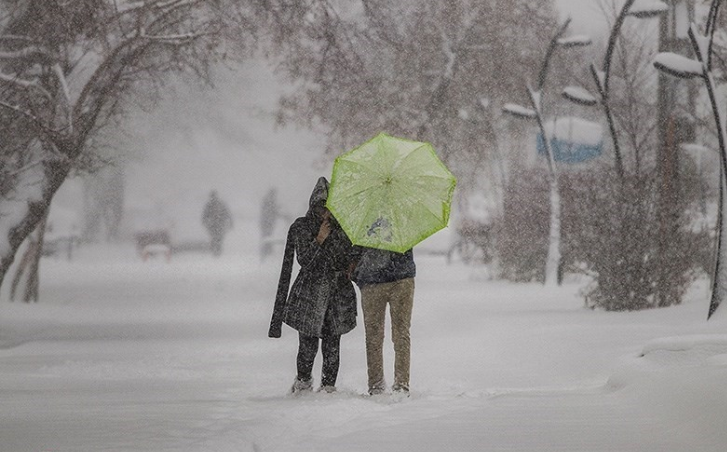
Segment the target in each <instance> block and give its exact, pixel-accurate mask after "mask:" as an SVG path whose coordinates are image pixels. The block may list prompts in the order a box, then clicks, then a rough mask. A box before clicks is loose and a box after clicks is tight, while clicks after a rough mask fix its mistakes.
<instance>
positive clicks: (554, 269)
mask: <svg viewBox="0 0 727 452" xmlns="http://www.w3.org/2000/svg"><path fill="white" fill-rule="evenodd" d="M570 21H571V19H570V18H568V19H566V21H565V22H564V23H563V25H561V26H560V28H559V29H558V31H557V32H556V33H555V35H554V36H553V38H552V39H551V40H550V43H549V45H548V48H547V50H546V52H545V57H544V58H543V62H542V64H541V66H540V71H539V72H538V84H537V86H536V87H535V88H533V87H531V86H530V84H526V87H527V91H528V98H529V100H530V108H528V107H523V106H520V105H516V104H506V105H505V106H503V111H504V112H505V113H508V114H510V115H512V116H515V117H517V118H522V119H535V120H536V122H537V124H538V128H539V129H540V133H541V135H542V137H543V144H544V147H545V154H546V158H547V162H548V185H549V188H550V229H549V230H550V233H549V241H548V254H547V257H546V261H545V284H546V285H556V284H558V283H559V277H558V276H559V269H560V261H561V252H560V239H561V233H560V219H561V205H560V189H559V186H558V174H557V170H556V166H555V157H554V155H553V149H552V146H551V143H550V139H549V137H548V134H547V133H546V130H545V125H544V122H543V89H544V86H545V81H546V78H547V75H548V69H549V67H550V60H551V59H552V57H553V55H554V54H555V51H556V49H557V48H558V47H565V48H572V47H581V46H587V45H589V44H590V43H591V40H590V38H588V37H586V36H573V37H570V38H563V35H564V34H565V32H566V30H567V29H568V25H569V24H570Z"/></svg>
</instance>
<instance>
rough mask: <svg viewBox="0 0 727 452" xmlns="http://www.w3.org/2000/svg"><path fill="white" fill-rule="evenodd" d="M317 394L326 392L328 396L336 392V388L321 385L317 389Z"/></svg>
mask: <svg viewBox="0 0 727 452" xmlns="http://www.w3.org/2000/svg"><path fill="white" fill-rule="evenodd" d="M318 392H327V393H328V394H330V393H332V392H336V387H335V386H332V385H322V386H321V387H320V388H319V389H318Z"/></svg>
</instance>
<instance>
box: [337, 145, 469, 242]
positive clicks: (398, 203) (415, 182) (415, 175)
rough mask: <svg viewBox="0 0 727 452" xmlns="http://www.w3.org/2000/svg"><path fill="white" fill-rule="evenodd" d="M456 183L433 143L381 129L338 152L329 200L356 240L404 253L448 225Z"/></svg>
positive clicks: (345, 227)
mask: <svg viewBox="0 0 727 452" xmlns="http://www.w3.org/2000/svg"><path fill="white" fill-rule="evenodd" d="M456 183H457V181H456V180H455V178H454V176H453V175H452V173H450V172H449V170H448V169H447V167H445V166H444V164H443V163H442V162H441V161H440V160H439V158H437V155H436V154H435V153H434V148H432V145H431V144H429V143H422V142H418V141H411V140H406V139H403V138H397V137H392V136H390V135H387V134H385V133H380V134H379V135H377V136H376V137H374V138H372V139H371V140H369V141H367V142H366V143H364V144H362V145H360V146H358V147H357V148H355V149H353V150H351V151H349V152H347V153H345V154H343V155H341V156H339V157H338V158H336V161H335V163H334V165H333V175H332V176H331V184H330V187H329V191H328V202H327V204H326V205H327V207H328V209H329V210H330V211H331V213H332V214H333V216H334V217H335V218H336V220H338V222H339V223H340V224H341V227H342V228H343V230H344V231H345V232H346V234H347V235H348V238H349V239H351V241H352V242H353V243H354V244H355V245H361V246H366V247H370V248H379V249H384V250H389V251H396V252H399V253H403V252H405V251H407V250H409V249H411V248H412V247H414V245H416V244H417V243H419V242H421V241H422V240H424V239H425V238H427V237H429V236H430V235H432V234H434V233H435V232H437V231H439V230H440V229H442V228H444V227H445V226H447V222H448V221H449V210H450V205H451V202H452V193H453V192H454V187H455V184H456Z"/></svg>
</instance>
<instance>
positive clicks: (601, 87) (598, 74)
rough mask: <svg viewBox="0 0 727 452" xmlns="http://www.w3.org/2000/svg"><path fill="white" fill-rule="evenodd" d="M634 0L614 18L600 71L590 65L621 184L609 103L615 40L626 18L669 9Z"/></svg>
mask: <svg viewBox="0 0 727 452" xmlns="http://www.w3.org/2000/svg"><path fill="white" fill-rule="evenodd" d="M635 2H636V0H626V3H624V5H623V7H622V8H621V12H620V13H619V15H618V17H617V18H616V22H614V24H613V27H612V28H611V33H610V35H609V37H608V47H607V48H606V55H605V56H604V58H603V67H602V69H600V70H599V69H598V68H596V66H595V64H591V75H592V76H593V80H594V81H595V83H596V88H597V89H598V93H599V96H600V98H601V99H600V103H601V106H602V107H603V112H604V113H605V115H606V121H607V122H608V129H609V132H610V134H611V141H612V143H613V157H614V165H615V168H616V175H617V176H618V178H619V181H621V182H623V177H624V166H623V157H622V155H621V147H620V146H619V142H618V134H617V132H616V123H615V121H614V118H613V113H612V111H611V103H610V86H611V85H610V82H611V60H612V59H613V52H614V51H615V49H616V40H617V39H618V37H619V36H620V34H621V27H622V26H623V24H624V22H625V21H626V18H627V17H628V16H633V17H636V18H639V19H648V18H653V17H658V16H659V15H661V14H663V13H664V12H666V11H667V10H668V9H669V6H668V5H667V4H666V3H664V2H662V1H659V0H641V2H640V3H637V4H636V5H635V4H634V3H635Z"/></svg>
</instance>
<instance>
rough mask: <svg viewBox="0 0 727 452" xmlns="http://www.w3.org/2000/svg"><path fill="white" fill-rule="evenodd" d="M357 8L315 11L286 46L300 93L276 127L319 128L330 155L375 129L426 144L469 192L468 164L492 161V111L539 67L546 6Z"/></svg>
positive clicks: (550, 13) (288, 68) (377, 0)
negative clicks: (284, 124)
mask: <svg viewBox="0 0 727 452" xmlns="http://www.w3.org/2000/svg"><path fill="white" fill-rule="evenodd" d="M355 4H358V2H339V3H335V2H333V1H330V2H318V3H316V7H315V8H314V9H313V10H311V12H310V15H309V16H308V17H309V19H310V23H309V24H308V27H307V28H305V33H304V34H303V35H298V36H295V43H294V44H293V45H292V46H287V47H285V48H286V50H287V51H288V53H285V54H284V55H283V58H282V59H281V69H282V70H283V71H284V72H285V73H286V74H287V75H288V76H289V77H290V78H291V79H293V80H295V81H296V82H297V85H296V86H298V90H296V91H295V92H293V93H292V94H290V95H289V96H287V97H286V98H284V99H283V101H282V103H281V107H282V108H281V116H280V120H281V121H282V122H285V121H296V122H298V123H302V124H304V125H306V126H310V127H320V128H322V129H323V130H325V131H326V132H327V133H328V134H329V136H330V141H329V149H328V151H329V153H330V154H333V155H335V154H338V153H340V152H341V151H343V150H346V149H350V148H351V147H352V146H353V145H354V144H357V143H360V142H362V141H364V140H365V139H367V138H370V137H371V136H373V135H375V134H376V133H377V132H379V131H381V130H386V131H388V132H389V133H392V134H400V135H405V136H409V137H412V138H417V139H422V140H428V141H431V142H432V143H433V144H434V146H435V148H436V149H437V150H438V151H439V152H440V154H441V155H442V157H443V158H444V159H445V160H446V161H447V163H448V165H449V166H450V167H451V168H452V169H453V171H454V172H455V173H456V174H457V176H458V177H459V179H460V182H461V183H462V184H464V185H467V184H468V182H469V181H467V180H465V179H466V178H467V177H468V176H467V175H468V174H471V171H469V170H470V169H471V168H472V166H473V164H475V165H479V164H480V162H483V161H484V162H489V164H490V165H491V164H492V162H493V161H494V160H495V159H496V156H497V155H498V153H497V152H496V147H495V146H494V142H493V140H491V139H490V137H491V133H493V132H494V131H496V130H497V129H498V128H497V127H496V126H495V124H496V123H497V122H498V121H499V117H500V115H499V111H500V106H501V105H502V103H504V102H505V99H506V98H507V99H508V101H509V100H512V94H511V93H519V94H521V91H522V90H521V89H520V87H521V86H522V83H523V78H522V77H521V76H520V75H519V74H523V73H526V72H529V70H530V68H532V67H535V66H536V65H537V62H538V61H539V58H540V55H541V54H542V48H541V47H543V46H544V45H545V44H544V43H543V41H544V39H542V37H543V36H547V35H548V33H549V32H550V30H549V28H551V27H552V24H554V23H555V21H554V20H553V18H554V9H553V8H552V5H551V4H550V2H535V3H534V2H528V1H523V0H517V1H511V2H507V3H505V2H481V1H473V0H456V1H446V2H445V1H440V0H426V1H416V2H415V1H403V2H394V1H391V0H363V1H361V2H360V4H359V5H360V8H358V9H357V8H354V7H353V6H352V5H355ZM525 23H527V26H523V24H525ZM519 97H520V96H519ZM516 100H517V99H516ZM482 106H485V107H486V109H488V110H489V112H487V111H485V112H482V111H481V108H483V107H482ZM463 111H469V113H468V114H464V115H463V114H462V113H463ZM478 111H479V113H477V112H478ZM492 112H496V114H492ZM476 116H477V117H478V122H477V125H478V126H479V129H480V133H476V134H474V135H473V134H472V133H471V132H472V128H473V123H472V119H473V118H475V117H476ZM473 136H474V137H478V139H477V140H476V142H473Z"/></svg>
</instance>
